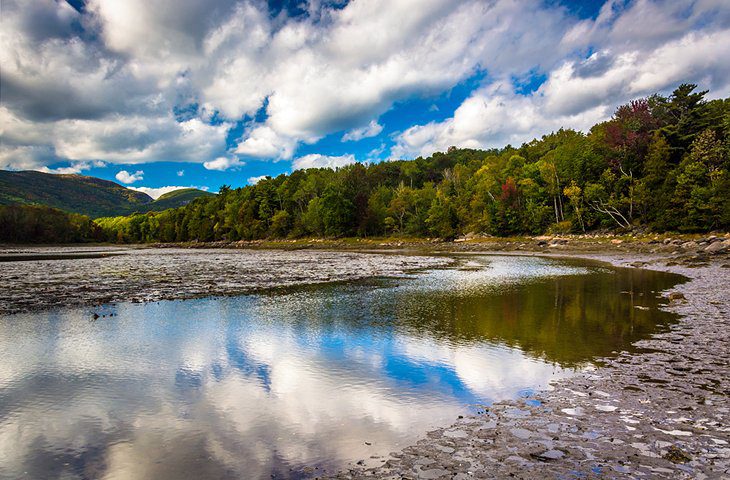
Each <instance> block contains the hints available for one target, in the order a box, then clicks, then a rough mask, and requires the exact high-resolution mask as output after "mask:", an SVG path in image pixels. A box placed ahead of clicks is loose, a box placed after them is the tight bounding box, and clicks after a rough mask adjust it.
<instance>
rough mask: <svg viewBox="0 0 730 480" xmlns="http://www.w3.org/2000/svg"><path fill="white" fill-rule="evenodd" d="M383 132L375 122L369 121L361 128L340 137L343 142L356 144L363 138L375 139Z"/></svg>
mask: <svg viewBox="0 0 730 480" xmlns="http://www.w3.org/2000/svg"><path fill="white" fill-rule="evenodd" d="M382 131H383V126H382V125H380V124H379V123H378V122H376V121H375V120H371V121H370V123H368V124H367V125H366V126H364V127H362V128H355V129H353V130H350V131H349V132H347V133H345V134H344V135H343V136H342V141H343V142H357V141H358V140H362V139H363V138H370V137H376V136H378V135H379V134H380V132H382Z"/></svg>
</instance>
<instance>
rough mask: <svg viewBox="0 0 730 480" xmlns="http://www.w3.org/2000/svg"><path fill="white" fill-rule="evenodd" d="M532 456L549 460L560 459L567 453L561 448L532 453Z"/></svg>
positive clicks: (541, 459)
mask: <svg viewBox="0 0 730 480" xmlns="http://www.w3.org/2000/svg"><path fill="white" fill-rule="evenodd" d="M532 456H533V457H534V458H536V459H538V460H540V461H541V462H549V461H551V460H560V459H561V458H563V457H564V456H565V454H564V453H563V452H561V451H560V450H547V451H545V452H542V453H538V454H532Z"/></svg>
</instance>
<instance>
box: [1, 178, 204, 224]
mask: <svg viewBox="0 0 730 480" xmlns="http://www.w3.org/2000/svg"><path fill="white" fill-rule="evenodd" d="M201 195H211V194H209V193H207V192H203V191H201V190H196V189H193V188H190V189H182V190H178V191H174V192H170V193H168V194H166V195H163V196H162V197H160V198H159V199H157V200H153V199H152V197H150V196H149V195H147V194H146V193H142V192H137V191H135V190H131V189H129V188H125V187H123V186H121V185H119V184H117V183H114V182H110V181H108V180H102V179H100V178H95V177H87V176H83V175H55V174H49V173H42V172H36V171H22V172H10V171H6V170H0V205H45V206H49V207H54V208H58V209H59V210H63V211H65V212H73V213H81V214H83V215H88V216H89V217H92V218H97V217H104V216H115V215H127V214H130V213H134V212H149V211H161V210H165V209H167V208H174V207H179V206H182V205H186V204H187V203H189V202H190V200H192V199H193V198H196V197H199V196H201Z"/></svg>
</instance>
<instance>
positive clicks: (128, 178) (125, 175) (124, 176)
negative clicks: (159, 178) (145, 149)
mask: <svg viewBox="0 0 730 480" xmlns="http://www.w3.org/2000/svg"><path fill="white" fill-rule="evenodd" d="M114 178H116V179H117V180H119V181H120V182H122V183H124V184H130V183H134V182H139V181H140V180H142V179H143V178H144V172H143V171H142V170H137V171H136V172H134V173H129V172H128V171H126V170H120V171H119V172H117V174H116V175H114Z"/></svg>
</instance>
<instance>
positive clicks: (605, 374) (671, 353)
mask: <svg viewBox="0 0 730 480" xmlns="http://www.w3.org/2000/svg"><path fill="white" fill-rule="evenodd" d="M687 242H693V243H691V244H689V245H686V243H687ZM721 242H726V240H725V239H723V240H715V239H712V240H710V241H707V240H701V241H696V240H685V241H682V242H681V243H677V242H675V241H674V240H669V241H663V240H662V241H660V242H657V243H655V244H648V245H656V246H657V247H658V248H659V249H662V250H664V251H666V250H671V251H670V252H669V253H668V254H667V253H664V254H661V253H658V252H654V253H651V254H648V255H647V254H641V253H636V252H635V251H634V252H629V253H626V254H621V253H612V254H592V255H591V254H585V253H582V254H579V255H578V256H581V257H587V258H593V259H599V260H603V261H606V262H609V263H612V264H614V265H616V266H628V267H642V268H651V269H656V270H662V271H668V272H675V273H680V274H682V275H685V276H686V277H688V278H689V279H690V280H689V282H687V283H684V284H682V285H679V286H677V287H676V288H675V289H673V290H672V291H670V292H663V295H665V296H666V297H667V298H668V300H669V303H668V304H667V306H666V307H665V308H666V309H667V310H670V311H672V312H676V313H678V314H679V315H680V320H679V322H678V323H677V324H675V325H673V326H672V327H671V330H670V331H668V332H666V333H662V334H658V335H655V336H654V337H652V338H651V339H648V340H643V341H640V342H638V343H637V344H636V346H637V347H639V348H640V353H634V354H629V353H626V352H620V353H617V355H616V356H614V357H612V358H606V359H602V366H601V367H599V368H589V369H587V370H586V371H584V372H583V373H582V374H580V375H578V376H576V377H573V378H570V379H567V380H564V381H561V382H558V383H556V384H555V385H554V386H553V387H554V388H553V389H552V390H550V391H545V392H538V393H537V394H535V395H534V396H532V397H527V398H521V399H518V400H514V401H507V402H500V403H497V404H494V405H492V406H490V407H488V408H485V410H484V413H483V414H480V415H476V416H467V417H465V418H459V419H458V420H457V421H456V422H455V423H454V424H453V425H451V426H450V427H448V428H443V429H439V430H435V431H433V432H430V433H429V434H428V435H427V437H426V438H424V439H422V440H420V441H419V442H418V443H417V444H416V445H413V446H410V447H407V448H405V449H404V450H402V451H400V452H393V453H392V454H391V455H390V457H389V458H384V459H380V461H381V462H382V465H381V466H379V467H376V468H365V467H363V466H360V465H357V464H355V465H352V467H351V468H350V469H348V470H347V471H343V472H341V473H340V474H339V475H337V476H336V478H338V479H360V478H403V479H447V478H449V479H468V478H524V479H531V478H559V479H569V478H583V479H592V478H596V479H598V478H668V479H677V478H692V479H704V478H713V479H715V478H718V479H719V478H730V423H729V422H728V420H729V419H730V289H728V285H730V268H728V267H730V263H729V262H728V258H727V256H726V255H725V254H723V252H726V251H727V249H726V248H725V247H723V248H720V245H725V243H721ZM622 243H623V242H622ZM703 243H704V244H703ZM558 245H560V243H558ZM614 245H621V243H618V244H614ZM713 245H718V246H717V247H713V248H708V247H710V246H713ZM553 248H555V247H553ZM650 248H655V247H650ZM634 250H636V249H634ZM372 460H373V459H370V461H372Z"/></svg>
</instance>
